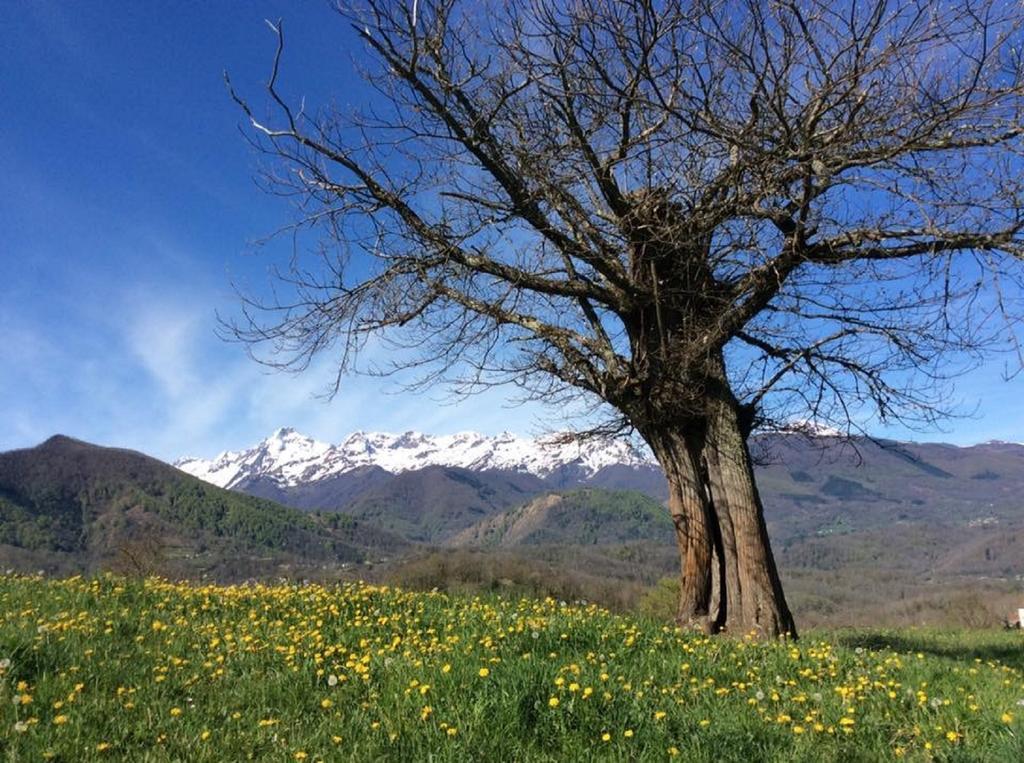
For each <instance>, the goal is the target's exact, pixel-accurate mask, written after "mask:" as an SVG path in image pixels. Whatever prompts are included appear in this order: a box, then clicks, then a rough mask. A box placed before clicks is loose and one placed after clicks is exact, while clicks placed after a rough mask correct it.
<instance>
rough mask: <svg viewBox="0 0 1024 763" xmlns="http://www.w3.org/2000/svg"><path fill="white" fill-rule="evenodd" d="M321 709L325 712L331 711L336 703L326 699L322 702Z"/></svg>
mask: <svg viewBox="0 0 1024 763" xmlns="http://www.w3.org/2000/svg"><path fill="white" fill-rule="evenodd" d="M320 707H322V708H323V709H324V710H329V709H330V708H332V707H334V703H333V702H331V700H329V699H326V698H325V699H322V700H320Z"/></svg>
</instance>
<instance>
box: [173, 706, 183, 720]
mask: <svg viewBox="0 0 1024 763" xmlns="http://www.w3.org/2000/svg"><path fill="white" fill-rule="evenodd" d="M179 715H181V708H180V707H172V708H171V717H172V718H177V717H178V716H179Z"/></svg>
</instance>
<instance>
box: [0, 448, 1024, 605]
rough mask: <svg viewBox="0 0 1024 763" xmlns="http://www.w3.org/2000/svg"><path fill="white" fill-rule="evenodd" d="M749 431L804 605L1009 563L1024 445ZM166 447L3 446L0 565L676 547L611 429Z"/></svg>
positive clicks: (659, 483)
mask: <svg viewBox="0 0 1024 763" xmlns="http://www.w3.org/2000/svg"><path fill="white" fill-rule="evenodd" d="M754 451H755V454H756V456H757V459H758V462H759V466H758V468H757V480H758V485H759V487H760V490H761V494H762V497H763V500H764V504H765V513H766V517H767V520H768V525H769V532H770V535H771V538H772V544H773V547H774V549H775V552H776V556H777V558H778V560H779V563H780V567H781V569H782V573H783V577H784V580H785V581H786V586H787V590H788V591H789V592H790V593H791V594H792V596H791V598H792V599H793V602H794V608H795V609H796V610H797V611H798V612H800V613H803V614H804V615H805V616H806V615H808V613H816V616H820V617H822V618H826V619H827V618H829V617H833V616H834V617H835V618H836V620H837V621H838V622H848V621H849V620H846V619H843V618H847V617H849V616H850V615H849V613H850V612H877V611H878V609H879V607H881V606H882V605H883V604H885V605H886V606H888V604H886V602H887V600H888V599H889V598H890V597H891V596H897V597H898V599H897V600H898V601H900V602H904V603H903V604H901V605H900V606H903V607H904V609H905V610H906V611H907V612H916V611H917V610H916V609H914V608H915V607H920V606H923V605H919V604H918V603H914V602H919V601H920V600H921V598H922V597H924V598H926V599H928V600H929V601H931V602H932V603H931V604H929V605H928V606H929V607H933V608H934V607H935V606H939V607H946V606H947V605H948V602H949V601H950V600H951V599H950V591H951V590H956V591H959V590H961V589H962V588H963V586H968V587H971V586H973V587H971V588H970V590H969V592H968V593H965V594H964V596H965V598H964V601H967V602H968V603H969V606H974V604H971V602H977V601H979V600H984V598H985V597H983V596H980V595H979V594H978V593H977V590H976V588H977V586H982V587H983V588H984V590H986V591H989V592H991V591H993V590H995V591H996V592H997V593H999V592H1002V593H999V595H1007V591H1010V590H1011V589H1013V588H1014V586H1019V582H1017V581H1020V580H1024V445H1020V444H1014V443H1000V442H992V443H984V444H981V445H976V446H970V447H957V446H953V445H946V444H941V443H899V442H891V441H874V440H868V439H860V440H855V441H853V442H846V443H843V442H841V441H840V440H839V439H838V438H836V437H831V436H815V437H805V436H801V435H771V436H762V437H758V438H757V439H756V440H755V441H754ZM176 466H177V467H178V468H175V467H173V466H171V465H168V464H164V463H162V462H160V461H157V460H155V459H152V458H149V457H148V456H145V455H143V454H139V453H134V452H131V451H125V450H121V449H117V448H101V447H99V446H94V445H90V444H88V443H83V442H80V441H77V440H73V439H71V438H67V437H61V436H57V437H54V438H51V439H50V440H48V441H46V442H45V443H43V444H42V445H40V446H38V447H36V448H28V449H24V450H19V451H10V452H8V453H0V564H2V565H4V566H8V567H10V566H13V567H17V568H19V569H49V570H52V571H69V570H88V569H95V568H96V567H110V566H115V567H116V566H117V563H118V562H123V561H124V559H126V558H127V559H129V560H132V559H134V560H135V561H134V562H133V564H135V566H136V567H138V566H139V564H138V562H139V560H140V559H141V560H143V562H147V561H148V562H153V563H152V564H148V565H147V564H143V565H142V566H148V567H150V568H155V569H157V570H158V571H161V572H162V573H163V574H171V575H196V574H202V575H208V576H213V577H219V578H231V579H238V578H246V577H253V576H255V577H259V576H265V575H279V574H285V575H289V576H295V575H303V576H305V575H313V574H315V575H318V576H322V575H323V574H326V572H325V571H326V570H330V569H343V568H344V567H345V566H346V565H349V566H351V565H352V563H359V564H361V565H362V564H363V563H366V562H373V564H374V566H373V568H372V569H371V568H370V567H367V566H365V565H363V566H360V567H359V572H358V573H356V574H359V575H360V576H364V575H371V576H372V575H377V576H382V575H383V576H384V577H383V578H381V579H387V580H393V581H395V582H408V581H410V580H411V581H414V582H415V583H416V584H422V585H424V586H426V587H434V586H444V585H447V584H448V583H449V582H450V578H451V576H452V575H456V576H462V578H464V579H465V580H466V581H470V583H471V584H472V585H473V586H481V585H487V584H488V582H487V581H491V583H493V582H494V581H495V580H499V579H500V580H505V579H517V580H529V581H531V582H530V586H531V588H530V589H529V590H530V591H531V592H535V593H541V594H544V593H545V591H546V592H554V591H556V590H558V591H563V592H565V591H571V592H575V593H573V594H572V595H577V594H579V595H585V596H587V597H588V598H589V597H590V596H591V594H592V592H593V591H594V590H600V591H604V592H606V593H608V594H609V596H613V595H617V594H616V593H615V592H618V591H622V590H625V587H628V586H633V589H631V590H633V591H634V593H635V591H636V590H639V589H637V588H636V587H637V586H646V585H650V584H651V583H653V582H654V581H655V580H657V579H658V578H659V577H661V576H663V575H671V574H672V571H673V568H674V566H675V565H676V564H677V562H676V560H675V552H674V550H673V546H672V544H673V533H672V530H671V522H670V521H669V519H668V516H667V512H666V509H665V507H664V503H665V501H666V498H667V487H666V482H665V479H664V476H663V475H662V473H661V471H660V470H659V469H658V467H657V465H656V464H655V463H654V462H653V461H652V459H651V458H650V456H649V454H646V453H645V452H644V451H643V450H642V449H641V448H639V447H636V446H634V445H631V444H629V443H622V442H601V441H597V440H590V441H586V442H584V443H581V444H575V443H571V444H565V443H561V442H556V443H552V442H550V441H536V440H529V439H527V438H521V437H516V436H513V435H500V436H498V437H485V436H483V435H478V434H473V433H461V434H456V435H448V436H431V435H425V434H419V433H414V432H408V433H405V434H401V435H394V434H384V433H355V434H353V435H350V436H349V437H347V438H345V439H344V440H342V441H341V443H340V444H338V445H330V444H327V443H322V442H318V441H316V440H313V439H311V438H308V437H304V436H303V435H301V434H299V433H297V432H295V431H294V430H290V429H281V430H278V431H276V432H275V433H273V434H272V435H271V436H270V437H268V438H267V439H266V440H264V441H262V442H260V443H258V444H257V445H255V446H254V447H252V448H249V449H245V450H241V451H236V452H228V453H224V454H221V455H220V456H218V457H216V458H214V459H210V460H203V459H197V458H189V459H182V460H180V461H178V462H177V464H176ZM432 549H433V550H432ZM459 549H464V550H465V551H462V550H459ZM467 554H468V555H467ZM460 555H461V556H460ZM453 560H457V561H453ZM156 561H159V562H160V564H159V565H156V564H155V563H156ZM382 562H383V564H382ZM121 566H122V567H123V564H121ZM386 570H389V572H386ZM542 570H543V573H542V572H541V571H542ZM580 576H583V577H582V578H581V577H580ZM555 579H558V580H562V581H563V582H564V581H565V580H577V581H578V580H580V579H583V580H585V581H586V585H585V586H583V587H582V588H580V586H576V587H573V585H568V584H566V585H564V586H562V587H561V588H558V587H556V586H555V584H554V583H549V581H550V580H555ZM599 584H600V585H599ZM574 585H575V584H574ZM581 585H582V584H581ZM965 590H966V589H965ZM588 591H590V592H591V593H588ZM873 592H874V593H873ZM879 592H885V593H884V595H883V594H882V593H879ZM629 595H630V596H632V595H633V594H632V593H631V594H629ZM986 595H987V594H986ZM936 602H938V603H937V604H936ZM958 606H959V605H958ZM901 616H902V615H901ZM865 617H866V616H865ZM872 617H873V615H872ZM915 621H916V620H915Z"/></svg>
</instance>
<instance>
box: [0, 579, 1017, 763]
mask: <svg viewBox="0 0 1024 763" xmlns="http://www.w3.org/2000/svg"><path fill="white" fill-rule="evenodd" d="M886 645H892V646H895V649H896V651H894V650H893V649H891V648H887V647H886ZM874 646H878V647H882V648H879V649H875V648H873V647H874ZM1022 651H1024V638H1022V636H1021V635H1020V634H1019V633H987V634H953V633H938V632H931V633H922V632H915V631H903V632H900V633H891V634H877V633H876V634H853V633H848V634H843V633H833V634H809V635H807V636H805V637H804V638H803V639H801V640H800V641H799V642H796V643H788V644H787V643H770V644H762V643H754V642H750V641H745V640H743V639H738V638H716V639H708V638H705V637H703V636H698V635H692V634H684V633H680V632H678V631H676V630H674V629H672V628H668V627H665V626H663V625H661V624H656V623H652V622H648V621H643V620H636V619H631V618H628V617H623V616H618V615H613V614H610V613H609V612H606V611H604V610H602V609H599V608H597V607H594V606H566V605H564V604H561V603H559V602H555V601H552V600H550V599H549V600H546V601H534V600H525V599H524V600H503V599H498V598H494V599H481V598H458V597H449V596H447V595H444V594H438V593H412V592H405V591H401V590H397V589H393V588H383V587H374V586H369V585H362V584H350V585H343V586H339V587H321V586H314V585H310V586H293V585H282V586H235V587H218V586H199V585H190V584H176V583H169V582H166V581H161V580H155V579H151V580H146V581H131V580H125V579H122V578H115V577H102V578H97V579H83V578H72V579H66V580H47V579H43V578H37V577H18V576H7V577H0V696H2V698H3V703H2V705H0V760H8V761H22V760H24V761H34V760H41V759H50V760H62V761H81V760H131V761H147V760H153V761H163V760H189V761H191V760H197V761H228V760H245V759H253V760H280V761H290V760H298V761H302V760H308V761H315V760H324V761H330V760H358V761H370V760H396V761H421V760H435V761H449V760H451V761H455V760H477V761H504V760H551V761H556V760H557V761H563V760H598V759H599V760H663V759H670V758H676V759H677V760H687V761H690V760H699V761H703V760H706V761H712V760H714V761H719V760H744V761H748V762H749V763H753V762H754V761H772V760H786V761H801V760H805V761H823V760H841V761H877V760H887V759H893V758H901V759H904V760H931V759H935V760H950V761H954V760H958V761H959V760H963V761H966V760H999V761H1018V760H1024V724H1022V720H1024V673H1022V666H1024V660H1022V658H1021V654H1022Z"/></svg>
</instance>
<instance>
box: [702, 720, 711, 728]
mask: <svg viewBox="0 0 1024 763" xmlns="http://www.w3.org/2000/svg"><path fill="white" fill-rule="evenodd" d="M700 725H701V726H702V727H704V728H707V727H708V726H710V725H711V721H709V720H708V719H707V718H705V719H704V720H702V721H701V722H700Z"/></svg>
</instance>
